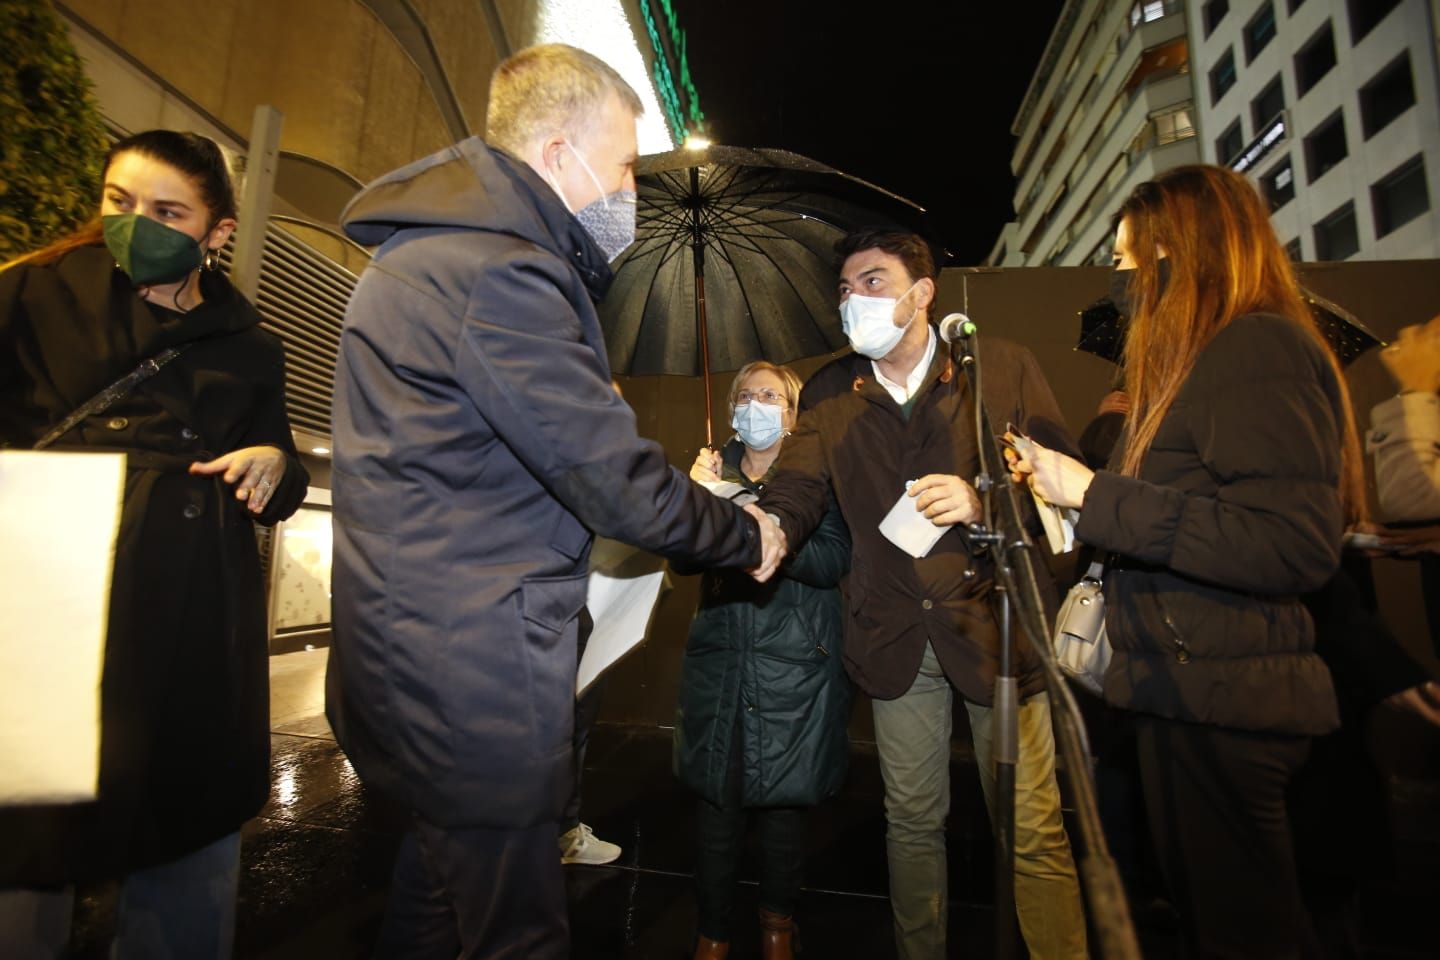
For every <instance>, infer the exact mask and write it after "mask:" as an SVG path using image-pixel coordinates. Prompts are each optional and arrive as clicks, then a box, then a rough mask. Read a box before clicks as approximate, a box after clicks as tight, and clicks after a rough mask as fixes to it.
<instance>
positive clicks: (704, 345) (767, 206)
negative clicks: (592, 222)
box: [600, 146, 926, 441]
mask: <svg viewBox="0 0 1440 960" xmlns="http://www.w3.org/2000/svg"><path fill="white" fill-rule="evenodd" d="M635 180H636V190H637V193H638V195H639V210H638V220H639V223H638V226H637V230H636V234H637V235H636V242H635V244H634V245H633V246H631V247H630V249H629V250H627V251H626V252H625V254H624V255H623V256H622V258H621V259H620V260H619V261H617V263H616V267H615V282H614V284H613V285H612V286H611V288H610V292H609V294H608V295H607V296H606V297H605V301H604V303H603V305H602V306H601V310H600V314H601V319H602V322H603V325H604V328H605V346H606V349H607V350H608V352H609V354H610V363H611V368H612V369H613V370H614V371H615V372H616V373H625V374H630V375H639V376H645V375H654V374H676V375H681V376H695V375H696V374H699V375H701V376H702V377H703V379H704V382H705V429H706V437H707V441H708V440H709V439H710V438H709V432H710V421H711V419H712V418H711V411H710V374H711V372H712V371H722V370H738V369H739V368H740V367H742V366H744V365H745V364H746V363H749V362H750V361H752V360H758V359H765V360H769V361H771V362H772V363H788V362H789V361H791V360H795V359H798V358H801V357H813V356H817V355H819V354H822V353H828V352H829V351H832V350H836V349H838V348H839V347H841V346H843V345H844V344H845V342H846V340H845V335H844V333H843V332H842V331H841V329H840V316H839V313H838V311H837V309H836V306H837V302H838V295H837V293H836V283H837V279H838V278H837V276H836V269H835V268H836V264H835V252H834V246H835V241H836V240H838V239H840V238H841V237H842V236H844V235H845V234H846V233H847V232H849V231H850V230H852V229H855V228H857V227H862V226H885V227H891V228H899V229H905V230H910V231H913V232H917V233H920V234H922V235H924V234H925V232H926V231H925V225H924V215H925V211H924V210H923V209H922V208H921V207H918V206H916V205H915V204H913V203H911V202H910V201H909V200H906V199H905V198H903V197H899V196H896V195H895V194H893V193H890V192H888V191H886V190H883V189H881V188H880V187H877V186H874V185H873V184H869V183H866V182H865V181H863V180H859V179H857V178H855V177H851V176H848V175H846V174H844V173H841V172H840V171H838V170H835V169H832V168H831V167H827V166H825V165H824V164H822V163H817V162H816V161H814V160H810V159H808V158H806V157H802V156H799V155H798V154H794V153H789V152H787V151H784V150H758V149H747V148H742V147H718V146H712V147H707V148H704V149H699V150H691V149H681V150H673V151H671V152H669V153H662V154H656V155H653V156H648V157H641V158H640V160H639V162H638V163H637V164H636V176H635Z"/></svg>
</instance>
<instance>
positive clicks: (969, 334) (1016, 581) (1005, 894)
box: [950, 320, 1140, 960]
mask: <svg viewBox="0 0 1440 960" xmlns="http://www.w3.org/2000/svg"><path fill="white" fill-rule="evenodd" d="M960 330H961V336H959V337H957V338H956V339H954V340H953V341H951V343H950V355H951V359H952V360H954V361H955V362H956V363H958V365H959V366H960V367H961V368H962V369H963V370H964V371H965V374H966V377H967V379H968V380H969V383H970V391H971V394H972V396H973V397H974V400H975V445H976V450H977V452H978V455H979V458H980V472H979V474H978V475H977V476H976V478H975V489H976V491H977V492H978V493H979V494H980V497H981V504H982V521H981V523H978V524H971V525H970V539H971V541H972V542H979V543H983V544H988V545H990V546H991V547H992V548H993V549H992V551H991V552H992V559H993V561H994V566H995V592H996V594H997V595H998V596H999V619H1000V668H999V672H998V675H997V676H996V678H995V694H994V697H995V706H994V710H995V715H994V726H993V730H994V733H993V738H994V742H993V748H992V749H993V753H994V757H995V797H994V807H995V815H994V828H995V956H996V957H999V958H1002V960H1009V958H1011V957H1014V956H1015V951H1016V942H1015V932H1016V915H1015V768H1016V765H1017V763H1018V761H1019V719H1020V710H1019V706H1020V705H1019V679H1018V677H1016V675H1015V667H1014V659H1013V655H1014V642H1013V640H1012V629H1011V613H1012V604H1013V609H1014V612H1015V616H1016V619H1018V620H1019V622H1020V627H1021V629H1022V630H1023V631H1024V632H1025V634H1026V636H1027V637H1028V638H1029V640H1030V643H1031V645H1032V646H1033V647H1034V649H1035V651H1036V653H1037V654H1038V655H1039V658H1040V662H1041V665H1042V667H1043V672H1044V677H1045V687H1046V690H1047V691H1048V692H1049V694H1050V700H1051V702H1052V704H1053V705H1054V706H1055V707H1056V708H1057V709H1055V710H1054V711H1053V713H1052V717H1053V719H1054V723H1055V732H1056V745H1057V747H1058V750H1059V754H1060V756H1062V757H1063V758H1064V761H1065V771H1066V774H1067V780H1068V782H1069V784H1070V790H1071V794H1072V795H1073V798H1074V802H1075V822H1076V826H1077V828H1078V831H1079V835H1080V840H1081V849H1082V851H1083V853H1082V855H1081V856H1080V857H1078V858H1077V860H1078V867H1079V872H1080V880H1081V882H1082V883H1083V884H1084V885H1085V890H1086V892H1087V893H1088V895H1089V906H1090V917H1091V921H1092V925H1093V927H1094V929H1095V933H1096V936H1097V940H1098V944H1097V946H1098V947H1099V950H1098V951H1097V953H1098V956H1100V957H1102V958H1106V960H1109V958H1121V960H1140V945H1139V941H1138V940H1137V939H1136V936H1135V927H1134V925H1133V923H1132V922H1131V919H1130V907H1129V903H1128V901H1127V900H1126V898H1125V888H1124V885H1123V884H1122V883H1121V880H1120V873H1119V870H1118V868H1117V867H1116V865H1115V860H1114V858H1113V857H1112V856H1111V855H1110V850H1109V847H1108V846H1107V844H1106V842H1105V834H1104V830H1103V828H1102V826H1101V823H1100V811H1099V807H1098V805H1097V803H1096V800H1095V783H1094V780H1093V777H1092V774H1091V769H1092V766H1091V756H1090V743H1089V739H1088V737H1087V736H1086V734H1085V726H1084V722H1083V721H1082V720H1081V718H1080V709H1079V706H1078V705H1077V704H1076V703H1075V698H1074V695H1073V694H1072V693H1071V692H1070V688H1069V686H1068V685H1067V684H1066V682H1065V679H1064V677H1063V675H1062V674H1061V673H1060V670H1059V668H1058V667H1057V666H1056V665H1055V656H1054V653H1053V651H1052V650H1051V649H1050V635H1049V629H1048V617H1047V616H1046V614H1045V605H1044V600H1043V599H1042V597H1041V593H1040V585H1039V581H1038V580H1037V579H1036V575H1035V544H1034V542H1033V541H1032V540H1031V539H1030V535H1029V533H1028V532H1027V531H1026V529H1025V524H1024V522H1023V516H1022V514H1021V511H1020V502H1019V500H1018V499H1017V497H1016V494H1015V487H1014V485H1013V484H1012V483H1010V481H1009V477H1008V474H1009V470H1008V469H1007V468H1006V467H1005V459H1004V457H1003V456H1002V455H1001V454H1000V451H999V446H998V444H997V441H996V433H995V430H994V425H993V423H992V422H991V420H990V413H989V411H988V410H987V409H986V407H985V401H984V397H983V395H982V394H981V383H982V379H981V370H980V357H979V353H978V351H977V349H976V348H977V343H976V340H977V337H976V331H975V326H974V324H973V323H970V322H969V321H968V320H967V321H966V322H965V324H964V325H963V326H962V327H961V328H960ZM997 502H998V508H999V509H998V510H997V509H996V507H997ZM1012 564H1013V565H1012Z"/></svg>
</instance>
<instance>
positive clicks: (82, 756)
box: [0, 450, 125, 805]
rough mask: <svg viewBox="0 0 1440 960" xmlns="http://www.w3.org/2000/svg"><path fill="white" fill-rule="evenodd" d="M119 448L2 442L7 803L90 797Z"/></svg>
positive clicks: (0, 770) (120, 491)
mask: <svg viewBox="0 0 1440 960" xmlns="http://www.w3.org/2000/svg"><path fill="white" fill-rule="evenodd" d="M124 489H125V455H124V454H122V453H39V452H35V451H29V450H15V451H11V450H7V451H0V758H3V759H0V805H13V804H35V803H77V802H81V801H85V800H93V799H94V798H95V792H96V788H97V785H98V779H99V773H100V673H101V667H102V664H103V662H104V656H105V632H106V623H107V619H108V615H109V611H110V573H111V570H112V569H113V566H114V558H115V536H116V533H117V532H118V531H119V528H120V502H121V498H122V497H123V495H124Z"/></svg>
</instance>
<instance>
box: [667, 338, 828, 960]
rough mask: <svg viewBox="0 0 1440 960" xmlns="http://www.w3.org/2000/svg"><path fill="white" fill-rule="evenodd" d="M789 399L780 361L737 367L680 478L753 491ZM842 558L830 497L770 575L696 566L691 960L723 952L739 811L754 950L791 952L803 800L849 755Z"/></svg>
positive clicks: (691, 675) (684, 773)
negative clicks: (715, 435)
mask: <svg viewBox="0 0 1440 960" xmlns="http://www.w3.org/2000/svg"><path fill="white" fill-rule="evenodd" d="M799 400H800V379H799V377H797V376H796V375H795V374H794V372H793V371H791V370H790V369H789V368H788V367H783V366H776V365H775V364H771V363H766V362H765V361H763V360H762V361H756V362H755V363H751V364H748V365H747V366H745V367H744V368H742V369H741V370H740V372H739V373H737V374H736V375H735V381H734V382H733V383H732V384H731V385H730V409H731V412H732V419H731V425H732V426H733V427H734V428H735V430H736V436H735V438H734V439H732V440H731V441H730V442H729V443H727V444H726V445H725V447H724V449H723V450H721V451H719V452H716V451H714V450H711V449H708V448H702V449H701V451H700V453H699V455H698V456H697V457H696V458H695V463H694V465H693V466H692V467H691V469H690V476H691V478H692V479H695V480H697V481H701V482H716V481H719V480H728V481H732V482H734V483H738V484H740V485H742V486H744V487H746V488H748V489H749V490H750V491H752V492H754V493H757V494H758V493H759V491H760V489H761V488H762V487H763V486H764V485H765V482H766V480H767V479H768V478H769V476H770V472H771V469H772V467H773V466H774V464H775V461H776V459H777V458H778V457H779V455H780V447H781V445H782V444H783V443H784V439H785V434H786V432H787V431H788V430H789V428H790V427H792V426H794V424H795V415H796V414H795V411H796V406H797V404H798V403H799ZM849 566H850V532H849V530H847V529H846V527H845V524H844V521H843V520H841V519H840V513H839V510H838V509H835V508H834V507H833V506H832V508H831V510H830V512H829V514H828V516H827V517H826V518H825V521H824V523H822V524H821V526H820V528H819V529H818V530H817V531H816V532H815V533H814V535H812V536H811V537H810V539H809V540H807V541H806V542H805V544H804V546H802V547H801V548H800V550H799V551H798V552H797V553H796V554H795V555H794V556H792V557H791V558H790V559H789V561H788V562H787V564H786V565H785V566H784V567H782V568H781V570H780V573H779V575H777V576H776V577H775V578H773V579H772V580H770V581H769V582H767V583H756V582H755V581H754V579H752V578H751V577H750V576H749V575H748V574H746V573H745V572H744V571H741V570H712V571H708V572H706V574H705V577H704V579H703V580H702V581H701V587H700V608H699V610H697V611H696V613H695V621H694V623H693V624H692V626H691V628H690V638H689V641H688V643H687V644H686V647H685V661H684V665H683V667H682V672H681V678H680V698H679V709H678V711H677V716H676V721H675V773H676V776H678V777H679V778H680V780H681V782H683V783H684V784H685V785H686V786H688V787H690V788H691V789H693V790H694V791H695V792H696V793H698V794H699V795H700V802H699V853H698V856H697V858H696V866H695V884H696V887H697V890H698V900H699V915H700V916H699V928H700V936H699V940H698V944H697V947H696V951H695V956H696V958H697V960H703V958H723V957H725V956H726V955H727V954H728V953H729V949H730V937H731V914H732V912H733V911H732V908H733V906H734V899H735V881H736V875H737V873H738V871H739V867H740V853H741V850H742V848H743V841H744V836H745V821H746V818H747V813H753V814H754V816H755V819H756V821H757V828H758V830H759V833H760V849H761V865H760V925H761V928H762V938H763V939H762V946H763V956H764V957H766V958H767V960H771V958H775V960H779V958H788V957H790V956H792V952H793V943H792V941H793V937H794V929H795V924H794V915H795V906H796V904H797V902H798V900H799V896H800V877H801V866H802V861H803V857H804V822H805V808H806V807H810V806H814V805H815V804H817V803H819V802H820V801H821V800H823V799H825V798H826V797H828V796H830V795H831V794H833V793H834V792H835V791H836V790H838V789H839V787H840V784H841V783H842V781H843V780H844V778H845V770H846V764H847V761H848V752H849V744H848V741H847V738H846V734H845V727H846V722H847V720H848V717H849V711H850V684H849V680H848V679H846V676H845V671H844V667H843V665H842V663H841V658H840V637H841V619H840V617H841V608H840V591H839V590H838V589H837V586H838V584H839V582H840V579H841V577H843V576H844V575H845V573H846V572H847V571H848V569H849ZM682 572H683V571H682Z"/></svg>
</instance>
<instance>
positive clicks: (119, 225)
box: [100, 213, 205, 287]
mask: <svg viewBox="0 0 1440 960" xmlns="http://www.w3.org/2000/svg"><path fill="white" fill-rule="evenodd" d="M100 219H101V222H102V223H103V224H104V230H105V246H106V247H108V248H110V254H111V255H112V256H113V257H114V258H115V262H116V263H117V264H119V265H120V269H121V270H124V271H125V273H126V274H127V275H128V276H129V277H130V281H131V282H132V283H134V284H135V286H137V287H148V286H152V285H154V284H157V283H174V282H175V281H177V280H181V279H183V278H184V277H185V275H186V274H188V273H189V272H190V271H191V270H194V269H195V268H196V267H198V266H200V262H201V260H203V259H204V257H205V253H204V251H203V250H201V249H200V244H199V243H197V242H196V240H195V239H194V238H193V237H191V236H189V235H187V234H184V233H181V232H180V231H179V230H176V229H175V228H174V227H167V226H165V224H163V223H160V222H159V221H157V220H151V219H150V218H149V217H142V216H140V215H139V214H137V213H117V214H111V215H110V216H108V217H101V218H100Z"/></svg>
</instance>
